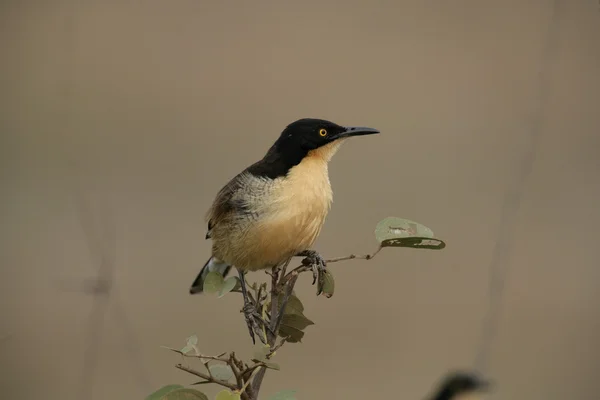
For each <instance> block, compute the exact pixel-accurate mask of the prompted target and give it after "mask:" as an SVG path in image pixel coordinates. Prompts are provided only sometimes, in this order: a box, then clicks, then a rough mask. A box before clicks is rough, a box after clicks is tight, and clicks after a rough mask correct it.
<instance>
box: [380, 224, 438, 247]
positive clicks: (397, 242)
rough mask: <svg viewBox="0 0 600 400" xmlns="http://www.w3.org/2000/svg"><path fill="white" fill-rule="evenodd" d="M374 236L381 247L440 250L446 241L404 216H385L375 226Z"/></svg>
mask: <svg viewBox="0 0 600 400" xmlns="http://www.w3.org/2000/svg"><path fill="white" fill-rule="evenodd" d="M375 238H376V239H377V241H378V242H379V243H380V244H381V247H412V248H418V249H432V250H441V249H443V248H444V247H446V243H444V241H442V240H441V239H438V238H436V237H434V235H433V231H432V230H431V229H429V228H428V227H426V226H425V225H422V224H420V223H418V222H414V221H411V220H408V219H404V218H397V217H387V218H384V219H382V220H381V221H379V223H378V224H377V227H376V228H375Z"/></svg>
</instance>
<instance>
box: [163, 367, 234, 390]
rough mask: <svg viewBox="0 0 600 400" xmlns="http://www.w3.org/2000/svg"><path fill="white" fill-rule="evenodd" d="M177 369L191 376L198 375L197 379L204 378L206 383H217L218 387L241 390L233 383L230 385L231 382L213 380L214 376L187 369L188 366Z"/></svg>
mask: <svg viewBox="0 0 600 400" xmlns="http://www.w3.org/2000/svg"><path fill="white" fill-rule="evenodd" d="M175 368H178V369H180V370H182V371H185V372H187V373H189V374H192V375H196V376H197V377H199V378H202V379H204V380H206V381H209V382H210V383H216V384H217V385H221V386H223V387H226V388H228V389H231V390H238V389H239V388H238V387H237V386H236V385H234V384H233V383H229V382H225V381H222V380H220V379H216V378H213V377H212V376H210V375H208V374H205V373H204V372H200V371H196V370H195V369H193V368H189V367H186V366H184V365H182V364H177V365H175Z"/></svg>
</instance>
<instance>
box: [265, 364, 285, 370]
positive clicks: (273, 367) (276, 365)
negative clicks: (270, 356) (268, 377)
mask: <svg viewBox="0 0 600 400" xmlns="http://www.w3.org/2000/svg"><path fill="white" fill-rule="evenodd" d="M263 364H265V366H266V367H267V368H270V369H274V370H275V371H279V370H281V367H280V366H279V364H277V363H274V362H263Z"/></svg>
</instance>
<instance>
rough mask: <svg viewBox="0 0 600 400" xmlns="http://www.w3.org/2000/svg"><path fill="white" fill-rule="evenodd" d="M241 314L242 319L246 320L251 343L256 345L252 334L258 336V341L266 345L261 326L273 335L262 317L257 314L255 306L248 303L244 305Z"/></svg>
mask: <svg viewBox="0 0 600 400" xmlns="http://www.w3.org/2000/svg"><path fill="white" fill-rule="evenodd" d="M242 312H243V313H244V317H245V318H246V324H247V325H248V331H249V332H250V337H252V343H253V344H255V343H256V339H255V338H254V334H255V333H256V334H257V335H258V338H259V339H260V341H261V342H262V343H264V344H266V343H267V338H266V337H265V333H264V330H263V329H262V328H261V325H262V326H263V327H264V328H265V329H266V330H268V331H269V332H270V333H273V330H272V329H271V327H270V326H269V324H267V323H266V322H265V320H264V319H263V318H262V316H261V315H260V314H259V313H258V310H257V309H256V306H255V305H254V304H252V303H250V302H248V303H246V304H244V308H242Z"/></svg>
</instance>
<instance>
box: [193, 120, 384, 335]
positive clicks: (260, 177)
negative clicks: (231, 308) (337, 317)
mask: <svg viewBox="0 0 600 400" xmlns="http://www.w3.org/2000/svg"><path fill="white" fill-rule="evenodd" d="M378 133H380V131H379V130H377V129H374V128H368V127H360V126H342V125H339V124H337V123H334V122H331V121H328V120H324V119H318V118H302V119H298V120H296V121H294V122H291V123H290V124H288V125H287V126H286V127H285V129H283V130H282V131H281V133H280V134H279V137H278V138H277V139H276V140H275V142H274V143H273V144H272V146H271V147H270V148H269V149H268V151H267V152H266V154H265V155H264V156H263V158H261V159H260V160H259V161H257V162H255V163H253V164H251V165H250V166H248V167H247V168H245V169H244V170H243V171H242V172H240V173H239V174H237V175H236V176H234V177H233V178H232V179H231V180H230V181H229V182H227V184H225V185H224V186H223V187H222V188H221V190H220V191H219V192H218V193H217V195H216V197H215V198H214V201H213V202H212V205H211V206H210V208H209V209H208V211H207V212H206V215H205V222H206V223H207V231H206V236H205V239H210V240H211V241H212V252H211V255H210V257H209V259H208V260H207V261H206V263H205V264H204V266H203V267H202V269H201V270H200V272H199V273H198V274H197V276H196V278H195V279H194V281H193V283H192V285H191V287H190V289H189V292H190V294H198V293H202V291H203V285H204V280H205V278H206V276H207V275H208V273H209V272H211V271H216V272H218V273H219V274H221V275H222V276H223V277H226V276H227V275H228V274H229V272H230V270H231V268H232V267H235V268H236V269H237V271H238V275H239V278H240V285H241V289H242V295H243V297H244V304H245V307H244V312H245V313H246V317H247V320H248V318H250V316H251V313H252V311H251V304H249V300H248V296H247V290H246V284H245V279H244V276H245V274H246V273H247V272H252V271H259V270H264V269H269V268H273V267H276V266H279V265H281V264H283V263H285V262H287V261H288V260H289V259H291V258H292V257H294V256H299V257H306V258H307V259H309V260H310V262H311V263H312V265H313V276H314V277H315V278H316V275H315V274H316V273H317V272H318V271H321V272H322V271H323V270H324V269H325V261H324V259H323V258H322V257H321V256H320V255H319V254H318V253H317V252H316V251H314V250H313V249H312V246H313V244H314V242H315V240H316V239H317V237H318V236H319V234H320V232H321V229H322V227H323V224H324V222H325V219H326V217H327V214H328V212H329V211H330V209H331V205H332V201H333V192H332V189H331V183H330V180H329V172H328V164H329V162H330V160H331V158H332V157H333V155H334V154H335V153H336V152H337V151H338V150H339V148H340V146H341V145H342V143H344V142H345V141H346V140H347V139H349V138H351V137H355V136H364V135H373V134H378ZM313 284H314V280H313ZM249 329H250V336H252V340H253V342H254V335H253V334H252V329H251V328H250V325H249Z"/></svg>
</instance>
